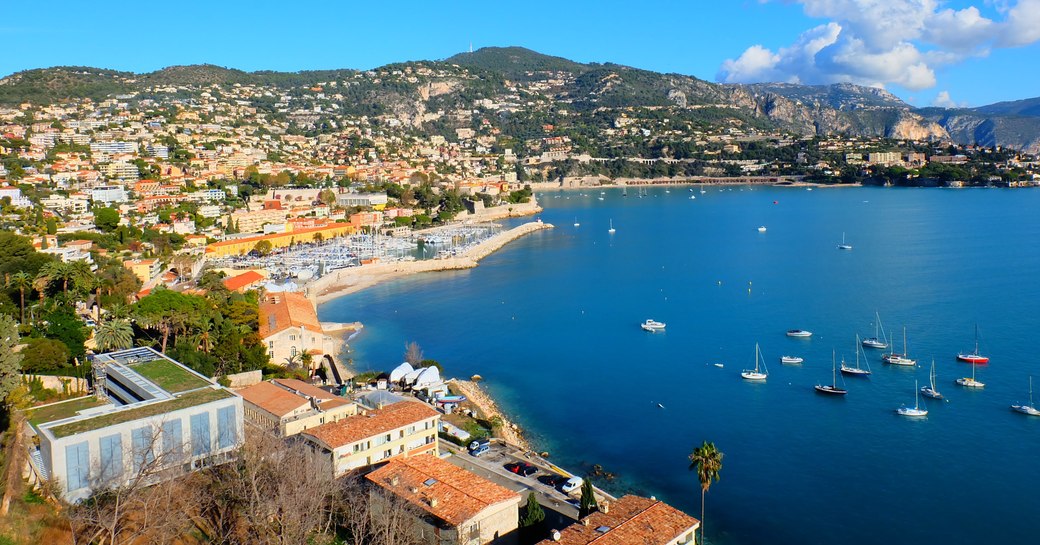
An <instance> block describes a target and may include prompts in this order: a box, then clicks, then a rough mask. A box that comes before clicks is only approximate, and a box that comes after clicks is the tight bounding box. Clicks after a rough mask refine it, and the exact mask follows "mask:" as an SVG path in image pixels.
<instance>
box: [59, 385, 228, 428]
mask: <svg viewBox="0 0 1040 545" xmlns="http://www.w3.org/2000/svg"><path fill="white" fill-rule="evenodd" d="M232 395H233V394H231V393H229V392H227V391H225V390H223V389H211V388H206V389H203V390H195V391H193V392H188V393H186V394H183V395H181V396H180V397H175V398H173V399H171V400H169V401H163V402H160V403H152V404H150V405H143V406H140V407H134V408H130V409H125V410H121V411H116V412H112V413H106V414H102V415H98V416H95V417H93V418H87V419H84V420H77V421H74V422H69V423H68V424H62V425H61V426H57V427H54V428H51V432H52V433H54V435H55V437H67V436H69V435H74V434H77V433H83V432H85V431H91V430H98V429H101V428H107V427H109V426H115V425H116V424H122V423H123V422H129V421H131V420H138V419H141V418H148V417H150V416H155V415H158V414H164V413H168V412H172V411H178V410H180V409H186V408H188V407H194V406H196V405H202V404H204V403H210V402H213V401H219V400H221V399H225V398H228V397H231V396H232Z"/></svg>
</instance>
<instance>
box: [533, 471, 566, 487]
mask: <svg viewBox="0 0 1040 545" xmlns="http://www.w3.org/2000/svg"><path fill="white" fill-rule="evenodd" d="M538 482H540V483H542V484H544V485H545V486H550V487H552V488H556V487H557V486H560V485H561V484H563V483H565V482H567V477H564V476H563V475H556V474H555V473H546V474H545V475H542V476H541V477H538Z"/></svg>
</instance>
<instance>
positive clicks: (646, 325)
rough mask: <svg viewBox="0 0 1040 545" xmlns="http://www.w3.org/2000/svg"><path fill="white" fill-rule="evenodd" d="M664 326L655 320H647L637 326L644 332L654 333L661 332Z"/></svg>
mask: <svg viewBox="0 0 1040 545" xmlns="http://www.w3.org/2000/svg"><path fill="white" fill-rule="evenodd" d="M665 325H666V324H665V323H664V322H658V321H656V320H651V319H648V320H647V321H645V322H643V323H642V324H639V327H641V328H643V329H644V330H646V331H650V332H655V331H663V330H664V327H665Z"/></svg>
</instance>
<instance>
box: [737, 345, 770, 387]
mask: <svg viewBox="0 0 1040 545" xmlns="http://www.w3.org/2000/svg"><path fill="white" fill-rule="evenodd" d="M760 361H761V363H762V367H761V368H759V362H760ZM740 376H742V377H744V379H745V380H765V379H766V377H768V376H769V370H768V369H766V362H764V361H762V354H761V352H760V351H759V350H758V343H755V368H754V369H744V370H743V371H741V372H740Z"/></svg>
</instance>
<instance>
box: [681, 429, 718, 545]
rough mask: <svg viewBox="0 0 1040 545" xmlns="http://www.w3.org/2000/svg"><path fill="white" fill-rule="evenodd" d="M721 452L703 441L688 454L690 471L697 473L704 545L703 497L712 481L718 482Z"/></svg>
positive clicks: (702, 541) (712, 444) (711, 444)
mask: <svg viewBox="0 0 1040 545" xmlns="http://www.w3.org/2000/svg"><path fill="white" fill-rule="evenodd" d="M722 456H723V455H722V452H721V451H719V449H717V448H715V443H709V442H707V441H705V442H704V443H703V444H702V445H701V446H699V447H697V448H695V449H693V452H691V453H690V456H689V459H690V471H696V472H697V480H698V481H700V483H701V543H704V495H705V494H707V493H708V489H709V488H711V483H712V481H714V482H718V481H719V472H720V471H722Z"/></svg>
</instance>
